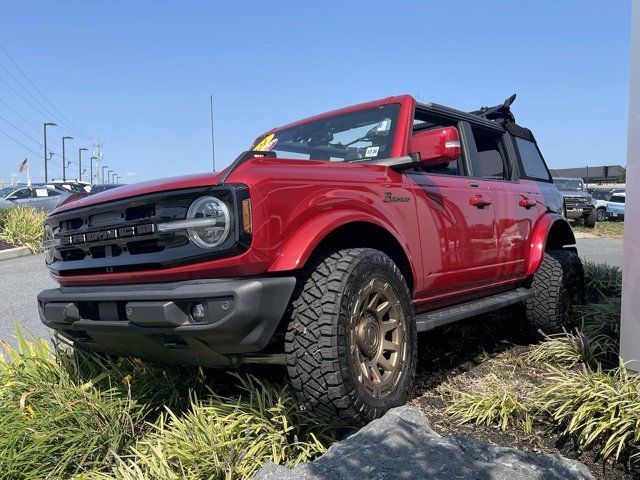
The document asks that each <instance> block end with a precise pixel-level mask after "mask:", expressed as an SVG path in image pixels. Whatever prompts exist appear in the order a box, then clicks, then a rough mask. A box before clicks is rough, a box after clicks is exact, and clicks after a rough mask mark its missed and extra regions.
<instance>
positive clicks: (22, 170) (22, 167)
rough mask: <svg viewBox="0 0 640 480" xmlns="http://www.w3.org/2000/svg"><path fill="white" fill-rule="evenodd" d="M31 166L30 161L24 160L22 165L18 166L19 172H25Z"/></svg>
mask: <svg viewBox="0 0 640 480" xmlns="http://www.w3.org/2000/svg"><path fill="white" fill-rule="evenodd" d="M28 166H29V160H27V159H26V158H25V159H24V162H22V163H21V164H20V165H18V172H24V171H25V169H26V168H27V167H28Z"/></svg>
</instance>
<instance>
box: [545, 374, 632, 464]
mask: <svg viewBox="0 0 640 480" xmlns="http://www.w3.org/2000/svg"><path fill="white" fill-rule="evenodd" d="M547 382H548V384H549V386H548V387H546V388H544V389H542V398H543V408H544V409H545V410H546V411H547V412H548V413H549V415H550V416H551V417H552V418H553V420H555V421H556V422H559V423H560V424H561V425H564V433H565V434H568V435H571V436H574V437H576V438H577V440H578V442H579V444H580V445H582V446H583V447H591V446H595V445H598V446H599V447H600V453H601V455H602V457H603V458H604V459H606V458H609V457H613V458H615V459H618V458H619V457H620V455H622V454H625V455H628V456H630V457H632V458H634V457H635V458H637V457H638V456H639V455H640V378H638V376H637V375H634V374H630V373H629V372H628V371H627V369H626V368H625V366H624V364H622V363H621V364H620V365H619V367H618V368H616V369H615V370H613V371H611V372H604V371H603V370H602V368H600V367H599V368H598V369H597V370H595V371H592V370H585V371H582V372H580V371H563V370H559V369H555V370H554V371H553V374H552V375H550V376H549V378H548V379H547Z"/></svg>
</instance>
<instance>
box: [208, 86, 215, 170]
mask: <svg viewBox="0 0 640 480" xmlns="http://www.w3.org/2000/svg"><path fill="white" fill-rule="evenodd" d="M209 99H210V100H211V102H210V106H211V163H212V165H213V171H214V172H215V171H216V148H215V143H214V141H213V94H211V95H210V96H209Z"/></svg>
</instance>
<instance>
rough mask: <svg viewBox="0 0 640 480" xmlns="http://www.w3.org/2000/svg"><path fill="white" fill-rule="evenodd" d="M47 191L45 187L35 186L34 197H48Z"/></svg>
mask: <svg viewBox="0 0 640 480" xmlns="http://www.w3.org/2000/svg"><path fill="white" fill-rule="evenodd" d="M48 196H49V193H48V192H47V189H46V188H36V197H48Z"/></svg>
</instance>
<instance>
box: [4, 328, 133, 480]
mask: <svg viewBox="0 0 640 480" xmlns="http://www.w3.org/2000/svg"><path fill="white" fill-rule="evenodd" d="M20 338H21V337H20ZM21 344H22V348H21V349H20V350H14V349H12V348H11V347H9V346H8V345H6V344H4V345H3V347H4V350H5V355H4V356H3V358H2V359H1V360H0V378H1V383H0V478H13V479H23V478H24V479H26V478H67V477H68V476H69V475H71V474H73V473H76V472H81V471H85V470H90V469H93V468H95V467H96V466H99V465H104V464H108V463H109V461H110V460H109V458H110V456H111V455H112V454H111V452H122V451H124V448H125V447H127V446H128V445H129V444H130V443H131V439H132V437H133V436H134V435H135V434H136V432H137V431H139V429H140V428H141V427H142V421H143V416H144V413H145V408H144V406H143V405H141V404H139V403H138V402H136V401H135V400H134V399H132V398H131V396H130V395H129V394H128V389H126V388H124V389H123V388H117V387H114V388H108V389H104V390H100V389H97V388H96V387H95V385H94V383H95V381H97V380H99V379H95V380H93V381H92V380H89V381H83V380H82V379H80V378H79V377H76V376H74V375H72V374H70V372H68V371H67V370H66V369H64V368H62V366H61V364H60V362H58V361H57V358H56V357H55V356H54V355H52V352H51V349H50V348H49V346H48V345H47V344H46V343H45V342H44V341H43V340H41V341H39V342H37V343H36V344H31V345H27V344H26V343H25V342H24V341H23V340H21Z"/></svg>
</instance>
